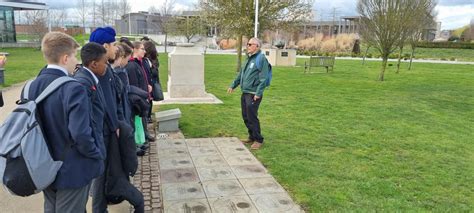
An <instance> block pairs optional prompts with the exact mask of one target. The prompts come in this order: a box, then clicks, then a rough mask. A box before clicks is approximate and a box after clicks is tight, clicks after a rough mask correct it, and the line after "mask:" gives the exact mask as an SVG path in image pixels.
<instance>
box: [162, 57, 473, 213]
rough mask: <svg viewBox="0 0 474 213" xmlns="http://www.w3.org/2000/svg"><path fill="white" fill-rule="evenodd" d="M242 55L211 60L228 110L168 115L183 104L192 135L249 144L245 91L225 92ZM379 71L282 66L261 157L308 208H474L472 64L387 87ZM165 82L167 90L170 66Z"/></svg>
mask: <svg viewBox="0 0 474 213" xmlns="http://www.w3.org/2000/svg"><path fill="white" fill-rule="evenodd" d="M234 57H235V56H222V55H207V56H206V76H205V80H206V90H207V91H208V92H211V93H213V94H215V95H216V96H217V97H219V98H220V99H221V100H222V101H223V102H224V104H220V105H168V106H161V108H160V109H159V110H165V109H171V108H180V110H181V111H182V114H183V116H182V118H181V121H180V128H181V129H182V131H183V133H184V134H185V136H186V137H189V138H192V137H218V136H237V137H239V138H246V129H245V127H244V124H243V122H242V120H241V117H240V94H239V92H237V94H232V95H229V94H226V93H225V91H226V89H227V86H228V85H229V83H230V82H231V80H232V79H233V77H234V75H235V73H234V71H233V70H234V64H235V62H234V61H235V59H234ZM161 59H162V61H161V64H162V65H166V61H165V60H164V58H161ZM302 63H303V61H302V60H298V65H300V66H301V65H302ZM379 66H380V62H369V63H368V64H367V65H366V66H362V65H361V63H360V62H358V61H344V60H338V61H337V62H336V67H335V69H334V72H333V73H329V74H326V73H315V74H303V68H302V67H275V68H274V73H273V81H272V85H271V87H270V88H269V89H268V90H267V91H266V92H265V95H264V99H263V102H262V105H261V109H260V120H261V125H262V129H263V135H264V136H265V140H266V144H265V146H264V147H263V149H262V150H259V151H256V152H254V154H255V155H256V156H257V157H258V159H259V160H261V161H262V163H263V164H264V165H265V166H266V167H267V168H268V170H269V171H270V172H271V173H272V174H273V175H274V177H275V178H276V179H277V180H278V181H279V182H280V183H281V184H282V185H283V186H284V187H285V188H286V189H287V190H288V191H289V192H290V194H291V195H292V196H293V197H294V198H295V200H296V201H297V202H298V203H299V204H301V205H302V206H304V208H305V209H306V210H308V211H309V212H320V211H338V212H346V211H362V212H366V211H412V212H418V211H437V212H462V211H464V212H468V211H473V210H474V155H473V153H474V144H473V136H474V133H473V132H474V125H473V122H474V120H473V118H474V117H473V115H474V69H473V66H472V65H444V64H420V63H416V64H414V69H413V70H412V71H407V70H406V64H404V65H403V68H402V70H401V73H400V74H395V73H394V69H395V68H394V66H392V67H389V69H388V71H387V74H386V81H385V82H378V81H376V79H377V76H378V73H379ZM321 71H323V70H322V69H321ZM161 77H162V78H161V81H162V83H163V85H164V88H165V90H166V86H165V85H166V69H165V67H162V69H161Z"/></svg>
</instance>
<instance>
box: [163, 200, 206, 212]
mask: <svg viewBox="0 0 474 213" xmlns="http://www.w3.org/2000/svg"><path fill="white" fill-rule="evenodd" d="M163 204H164V211H165V212H166V213H190V212H199V213H210V212H211V208H210V207H209V203H208V202H207V200H206V199H194V200H182V201H181V200H180V201H164V203H163Z"/></svg>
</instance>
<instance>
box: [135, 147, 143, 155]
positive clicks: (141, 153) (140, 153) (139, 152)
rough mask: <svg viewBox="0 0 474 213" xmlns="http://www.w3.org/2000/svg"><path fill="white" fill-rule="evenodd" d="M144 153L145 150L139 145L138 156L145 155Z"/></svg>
mask: <svg viewBox="0 0 474 213" xmlns="http://www.w3.org/2000/svg"><path fill="white" fill-rule="evenodd" d="M143 155H145V150H142V149H140V148H138V147H137V156H143Z"/></svg>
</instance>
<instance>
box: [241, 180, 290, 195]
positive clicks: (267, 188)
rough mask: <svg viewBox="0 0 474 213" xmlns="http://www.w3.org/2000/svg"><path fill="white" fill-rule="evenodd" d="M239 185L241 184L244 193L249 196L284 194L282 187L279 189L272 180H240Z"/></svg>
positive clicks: (278, 185)
mask: <svg viewBox="0 0 474 213" xmlns="http://www.w3.org/2000/svg"><path fill="white" fill-rule="evenodd" d="M240 183H242V185H243V186H244V189H245V191H246V192H247V193H248V194H249V195H254V194H268V193H285V189H283V187H281V186H280V184H278V183H277V182H276V181H275V179H273V178H251V179H240Z"/></svg>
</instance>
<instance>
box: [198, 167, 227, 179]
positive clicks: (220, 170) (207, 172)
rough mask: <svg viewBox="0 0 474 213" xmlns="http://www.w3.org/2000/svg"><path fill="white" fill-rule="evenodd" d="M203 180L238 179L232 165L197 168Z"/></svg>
mask: <svg viewBox="0 0 474 213" xmlns="http://www.w3.org/2000/svg"><path fill="white" fill-rule="evenodd" d="M197 170H198V174H199V178H201V181H207V180H228V179H236V177H235V175H234V173H233V172H232V169H231V168H230V167H213V168H197Z"/></svg>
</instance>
